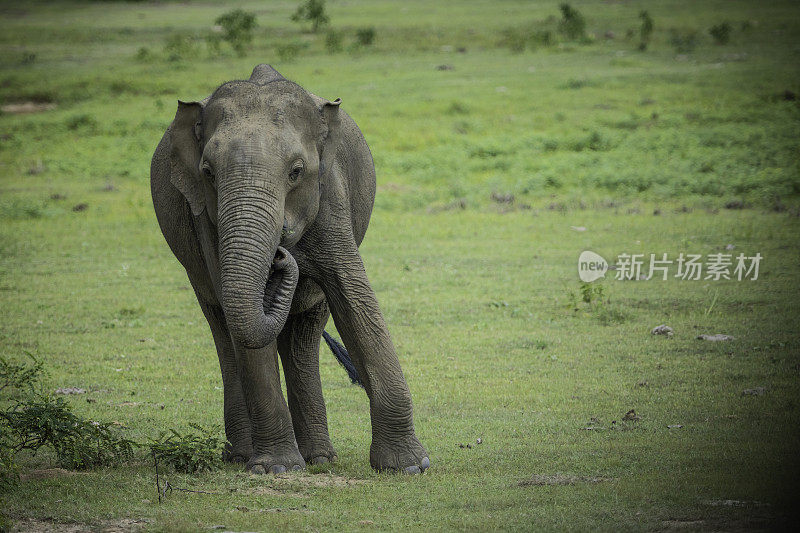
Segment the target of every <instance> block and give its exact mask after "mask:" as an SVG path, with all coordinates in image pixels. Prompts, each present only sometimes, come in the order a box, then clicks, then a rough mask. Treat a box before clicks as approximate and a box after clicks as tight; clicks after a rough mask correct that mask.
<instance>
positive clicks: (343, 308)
mask: <svg viewBox="0 0 800 533" xmlns="http://www.w3.org/2000/svg"><path fill="white" fill-rule="evenodd" d="M342 248H344V249H342ZM324 262H325V265H324V267H323V269H322V272H323V274H322V280H321V281H322V286H323V290H324V291H325V296H326V298H327V300H328V304H329V306H330V308H331V311H332V312H333V319H334V322H335V323H336V329H337V330H338V331H339V333H341V335H342V339H343V340H344V343H345V346H346V347H347V350H348V352H349V353H350V355H351V357H352V359H353V363H354V364H355V366H356V369H357V370H358V373H359V375H360V376H361V379H362V381H363V383H364V388H365V389H366V391H367V395H368V396H369V401H370V419H371V421H372V445H371V447H370V454H369V456H370V464H371V465H372V467H373V468H375V469H376V470H400V471H405V472H407V473H419V472H421V471H424V470H425V469H426V468H428V466H429V465H430V461H429V459H428V452H427V451H426V450H425V448H424V447H423V446H422V444H420V442H419V440H418V439H417V437H416V435H415V433H414V417H413V412H412V406H411V393H410V392H409V390H408V385H407V384H406V380H405V378H404V377H403V371H402V370H401V369H400V363H399V361H398V360H397V354H396V353H395V350H394V345H393V344H392V340H391V338H390V337H389V332H388V330H387V328H386V324H385V323H384V320H383V315H382V314H381V310H380V308H379V307H378V301H377V299H376V297H375V293H374V292H373V291H372V287H371V286H370V284H369V280H368V279H367V274H366V272H365V270H364V264H363V262H362V260H361V256H360V254H359V253H358V249H357V248H356V246H355V243H353V242H352V241H350V242H349V243H348V242H347V241H345V244H344V245H341V243H338V245H337V249H335V250H331V251H330V252H329V254H328V255H327V258H326V259H325V260H324Z"/></svg>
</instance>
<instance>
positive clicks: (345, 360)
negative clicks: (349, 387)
mask: <svg viewBox="0 0 800 533" xmlns="http://www.w3.org/2000/svg"><path fill="white" fill-rule="evenodd" d="M322 338H323V339H325V342H326V343H328V347H329V348H330V349H331V351H332V352H333V355H334V357H336V360H337V361H339V363H341V365H342V366H343V367H344V369H345V370H347V375H348V376H349V377H350V381H352V382H353V384H354V385H358V386H359V387H363V386H364V384H363V383H362V382H361V378H359V377H358V371H357V370H356V367H354V366H353V360H352V359H350V354H349V353H347V350H346V349H345V347H344V346H342V345H341V344H339V341H337V340H336V339H334V338H333V337H331V336H330V335H329V334H328V332H327V331H325V330H322Z"/></svg>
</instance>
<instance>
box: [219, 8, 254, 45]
mask: <svg viewBox="0 0 800 533" xmlns="http://www.w3.org/2000/svg"><path fill="white" fill-rule="evenodd" d="M214 23H215V24H217V25H219V26H222V31H223V34H222V39H223V40H225V41H227V42H228V44H230V45H231V48H233V49H234V51H236V53H237V54H238V55H239V57H244V55H245V53H246V49H247V47H248V46H250V43H252V42H253V29H254V28H255V27H256V16H255V14H254V13H250V12H248V11H245V10H243V9H234V10H233V11H228V12H227V13H224V14H223V15H220V16H219V17H217V19H216V20H215V21H214Z"/></svg>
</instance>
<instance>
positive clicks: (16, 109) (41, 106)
mask: <svg viewBox="0 0 800 533" xmlns="http://www.w3.org/2000/svg"><path fill="white" fill-rule="evenodd" d="M55 108H56V104H50V103H45V102H19V103H16V104H6V105H4V106H3V107H0V109H2V110H3V113H11V114H14V115H19V114H23V113H41V112H42V111H52V110H53V109H55Z"/></svg>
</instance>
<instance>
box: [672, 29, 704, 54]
mask: <svg viewBox="0 0 800 533" xmlns="http://www.w3.org/2000/svg"><path fill="white" fill-rule="evenodd" d="M697 38H698V37H697V30H691V29H683V30H679V29H677V28H672V29H671V30H669V44H671V45H672V47H673V48H674V49H675V51H676V52H677V53H679V54H688V53H689V52H692V51H693V50H694V49H695V48H697Z"/></svg>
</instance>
